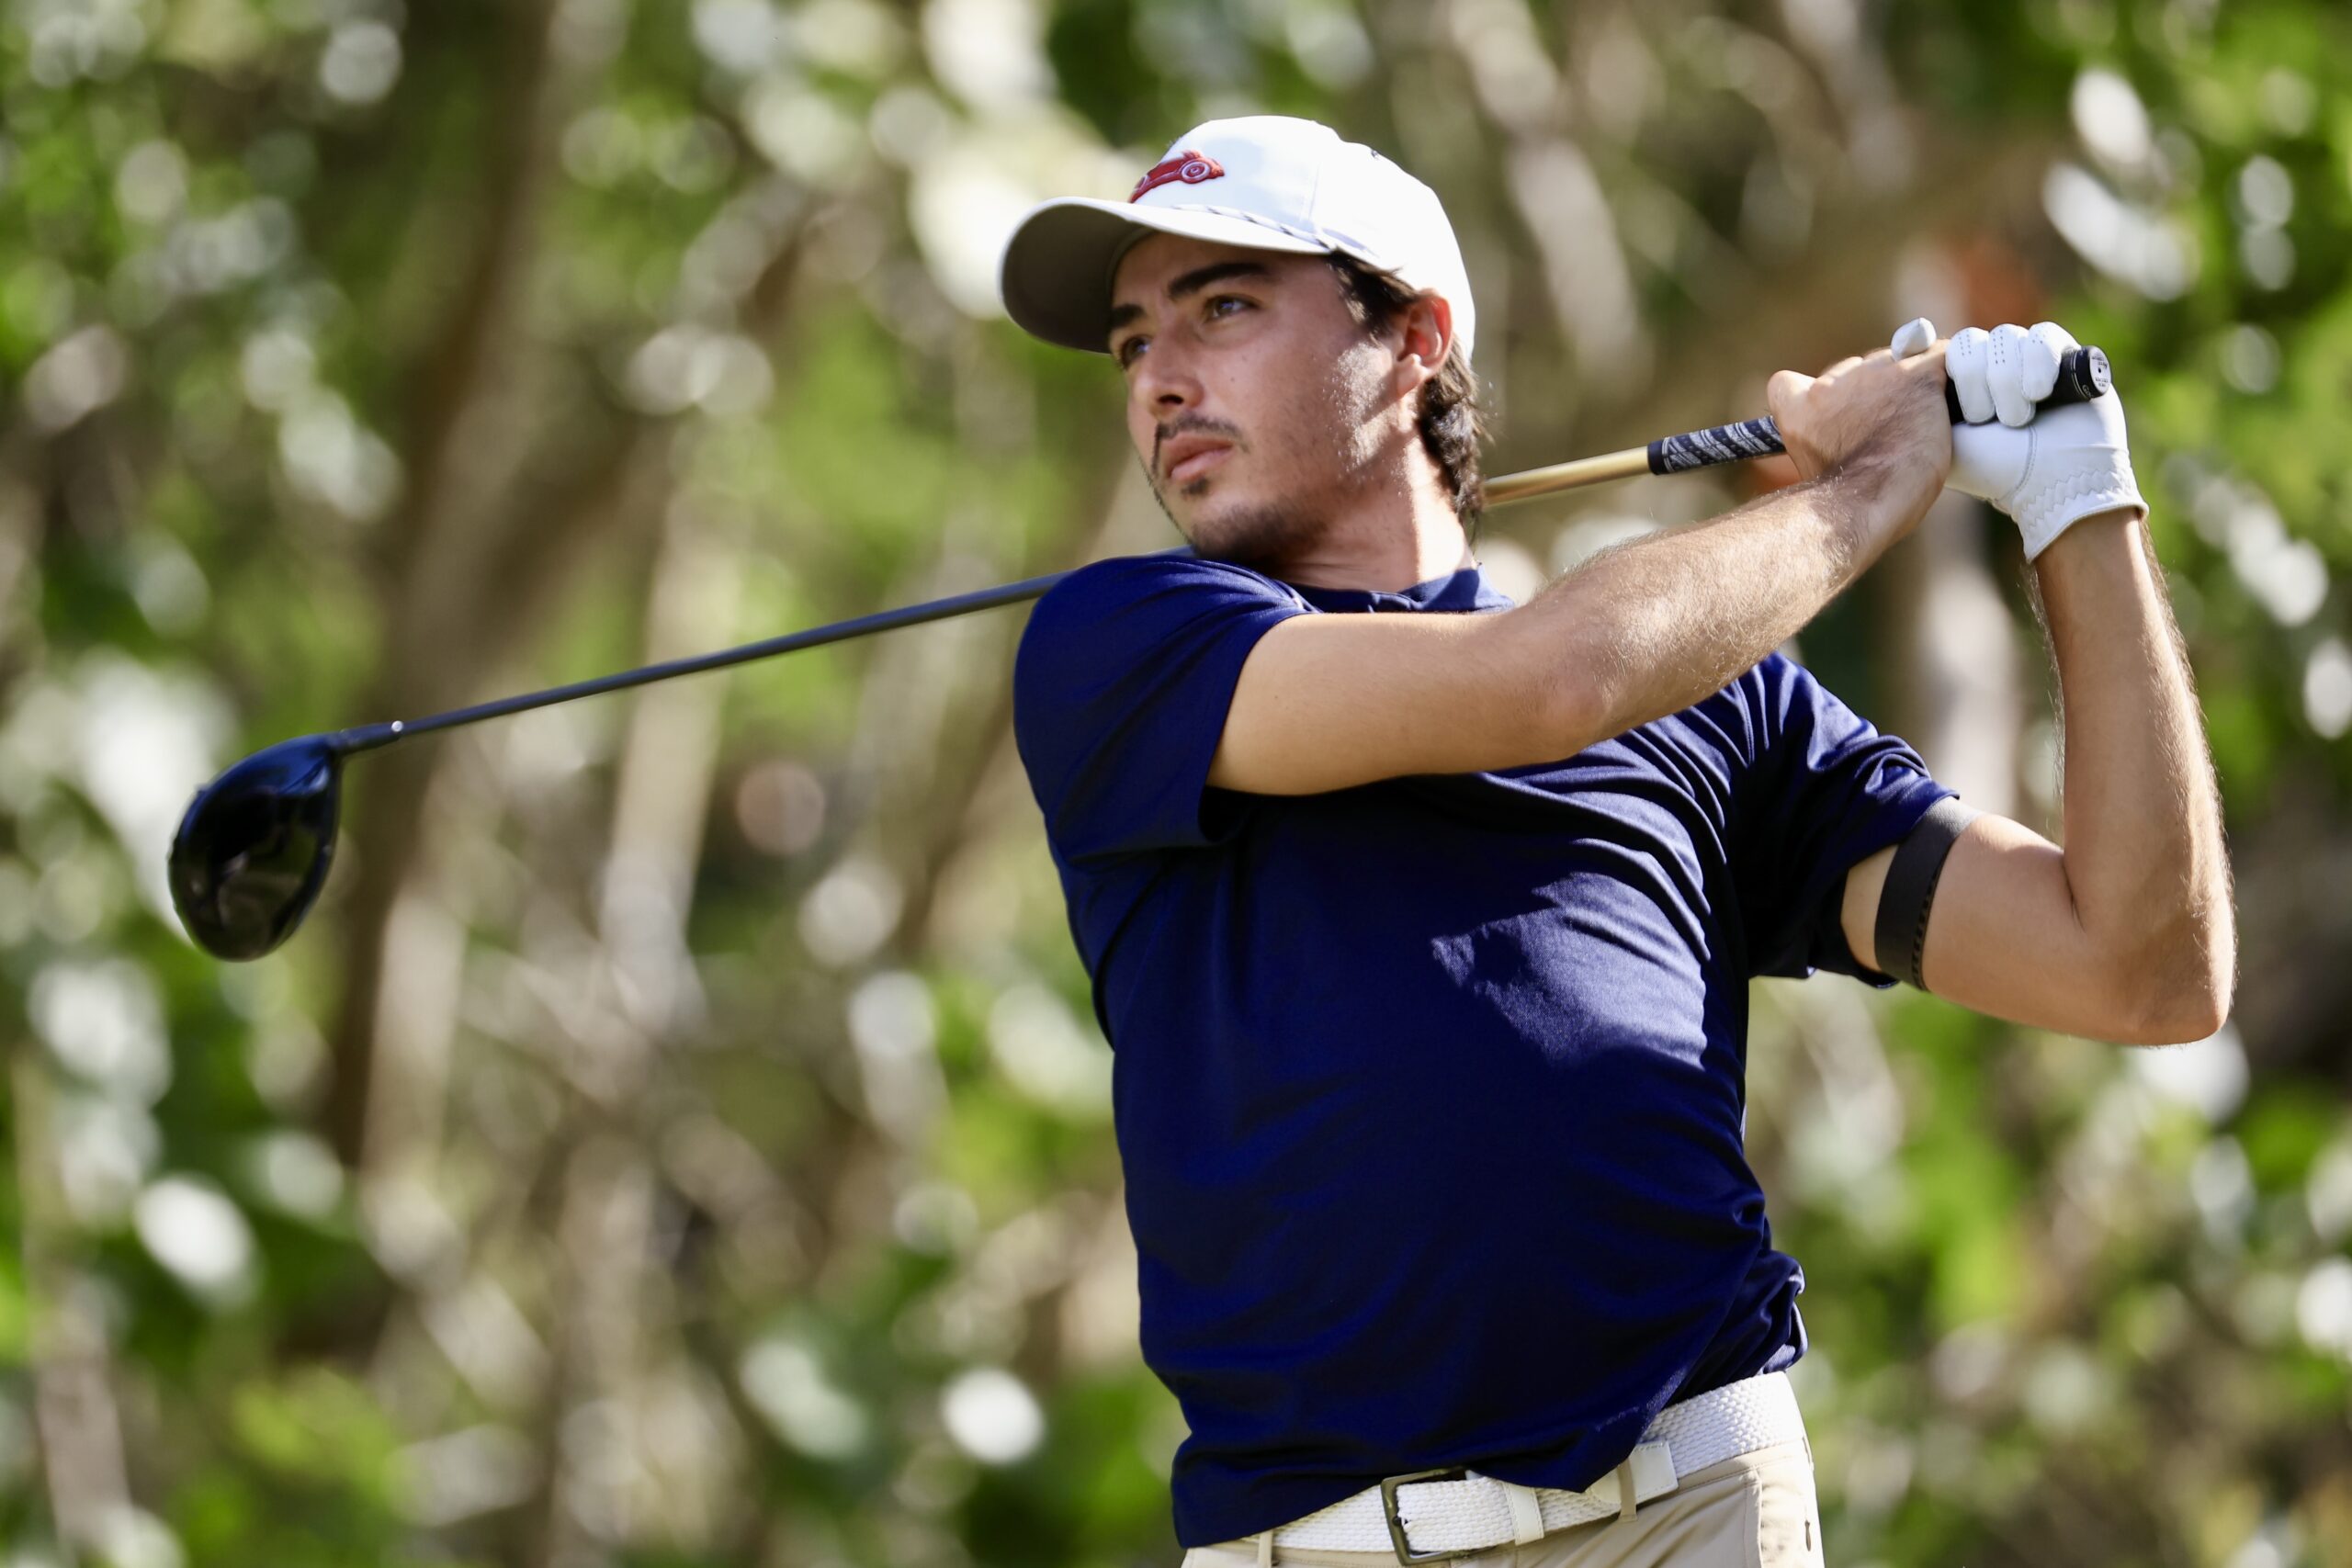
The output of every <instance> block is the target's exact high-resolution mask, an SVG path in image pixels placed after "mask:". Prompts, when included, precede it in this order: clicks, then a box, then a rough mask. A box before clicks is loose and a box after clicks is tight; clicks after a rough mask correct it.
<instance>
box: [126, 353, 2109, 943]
mask: <svg viewBox="0 0 2352 1568" xmlns="http://www.w3.org/2000/svg"><path fill="white" fill-rule="evenodd" d="M2110 384H2111V383H2110V379H2109V369H2108V363H2107V356H2106V355H2104V354H2102V353H2101V352H2100V351H2099V350H2098V349H2096V348H2078V349H2075V350H2074V351H2073V352H2072V353H2070V354H2068V355H2066V357H2065V359H2064V362H2063V363H2062V364H2061V366H2060V367H2059V377H2058V384H2057V387H2056V389H2054V390H2052V393H2051V394H2050V396H2049V397H2047V398H2045V399H2043V400H2042V401H2043V402H2044V403H2045V404H2056V403H2075V402H2086V401H2088V400H2091V399H2093V398H2096V397H2098V396H2099V395H2100V394H2101V393H2103V392H2105V391H2107V390H2108V389H2109V385H2110ZM1944 400H1945V403H1946V405H1947V407H1948V409H1949V411H1950V412H1951V417H1952V421H1953V423H1960V422H1961V412H1960V405H1959V400H1958V398H1957V396H1956V395H1955V394H1954V392H1953V391H1952V389H1951V383H1949V382H1947V383H1946V384H1945V387H1944ZM1783 450H1785V448H1784V447H1783V446H1782V445H1781V433H1780V429H1779V427H1778V426H1777V425H1775V424H1774V423H1773V422H1772V420H1771V418H1770V416H1769V415H1768V416H1766V417H1764V418H1760V419H1751V420H1745V421H1742V422H1740V423H1735V424H1723V425H1715V426H1713V427H1711V428H1709V429H1706V430H1696V431H1691V432H1690V433H1688V434H1682V435H1668V436H1664V437H1661V438H1660V439H1658V440H1656V441H1653V442H1651V443H1649V445H1648V446H1631V447H1627V448H1625V449H1624V450H1623V451H1621V452H1611V453H1607V454H1604V455H1602V456H1600V457H1584V458H1579V459H1577V461H1574V462H1568V463H1560V464H1555V465H1554V466H1553V467H1550V468H1531V469H1528V470H1526V471H1525V472H1522V473H1517V474H1508V475H1504V476H1501V477H1499V478H1497V479H1489V480H1487V484H1486V498H1487V504H1489V505H1496V506H1499V505H1507V504H1509V503H1510V502H1516V501H1524V500H1526V499H1528V498H1529V497H1531V496H1537V495H1548V494H1551V493H1553V492H1555V491H1566V490H1576V489H1579V488H1581V487H1583V486H1586V485H1593V484H1604V483H1607V482H1609V481H1610V480H1612V479H1630V478H1632V477H1634V475H1636V474H1643V473H1649V474H1677V473H1685V472H1688V471H1690V470H1691V469H1693V468H1709V467H1713V466H1714V465H1716V464H1719V463H1731V462H1738V461H1741V460H1744V459H1746V458H1750V457H1766V456H1769V455H1770V454H1772V453H1776V452H1781V451H1783ZM1168 553H1170V554H1171V555H1185V554H1189V553H1190V552H1189V551H1187V550H1182V549H1179V550H1173V551H1170V552H1168ZM1068 575H1069V573H1068V572H1053V573H1050V574H1048V575H1046V576H1044V577H1032V578H1027V579H1024V580H1023V581H1019V582H1009V583H1005V584H1003V585H1002V586H1001V587H996V588H983V589H979V590H977V591H975V592H970V593H958V594H954V595H951V596H950V597H947V598H944V599H934V600H932V601H930V602H928V603H926V604H911V605H908V606H906V607H904V608H901V609H896V610H883V611H879V612H876V614H873V615H860V616H857V617H855V618H854V619H852V620H846V621H838V622H835V623H833V624H832V625H831V626H817V627H813V628H811V629H809V630H808V631H800V632H791V633H787V634H786V635H785V636H782V637H769V638H766V639H764V640H763V641H759V642H752V643H746V644H744V645H743V646H741V647H740V648H730V649H719V650H718V651H717V652H714V653H703V654H696V655H694V656H692V657H690V658H685V659H673V660H668V661H667V662H664V663H661V664H648V665H645V666H642V667H641V668H639V669H636V670H625V671H621V672H620V673H618V674H615V675H605V676H600V677H597V678H596V679H594V680H588V681H578V682H572V683H571V684H570V685H565V686H556V687H553V688H550V689H549V690H547V691H543V692H526V693H524V694H520V695H518V696H512V697H502V698H499V699H498V700H496V701H494V702H487V703H482V704H479V705H476V706H473V707H465V708H456V709H452V710H451V711H449V712H447V713H439V714H434V715H432V716H429V717H425V718H418V719H409V720H401V719H394V720H391V721H390V722H389V723H384V724H371V725H364V726H361V727H359V728H354V729H338V730H334V731H332V732H330V733H327V734H322V735H305V736H301V737H299V738H297V739H292V740H281V741H279V742H278V743H277V745H275V746H271V747H267V748H266V749H264V750H260V751H256V752H254V754H253V755H252V756H250V757H247V758H246V759H245V760H244V761H241V762H238V763H236V764H235V765H234V766H232V767H231V768H229V769H228V770H227V771H226V772H224V773H221V774H220V776H219V777H218V778H216V779H214V780H213V781H212V782H211V783H210V784H207V785H205V786H204V787H203V788H202V789H200V790H198V792H197V795H196V798H195V800H193V801H192V802H190V803H189V806H188V808H187V814H186V815H184V816H183V817H182V818H180V825H179V830H178V831H177V832H176V833H175V835H174V836H173V839H172V852H171V861H170V884H171V889H172V903H173V905H174V907H175V908H177V909H178V910H179V915H180V920H181V923H182V924H184V925H185V926H186V927H187V932H188V935H189V936H190V937H192V938H193V939H195V942H196V943H197V945H198V946H199V947H201V948H203V949H204V951H205V952H207V953H210V954H212V955H213V956H214V957H216V958H222V959H230V960H245V959H253V958H259V957H261V956H262V955H263V954H264V953H268V952H270V951H271V950H272V949H274V948H276V947H277V945H278V944H279V943H281V942H284V941H285V940H286V939H287V938H288V937H289V936H291V935H293V934H294V931H295V930H296V928H297V927H299V926H300V924H301V923H302V918H303V916H305V915H306V914H308V913H309V912H310V908H311V904H312V903H313V902H314V901H316V899H317V898H318V896H319V889H320V888H321V887H322V886H324V885H325V882H326V877H327V870H328V868H329V866H330V865H331V864H332V863H333V862H334V843H335V829H336V823H337V816H338V812H337V807H338V804H339V798H340V794H341V788H342V782H343V760H344V759H345V758H346V757H349V756H353V755H355V754H356V753H358V752H361V751H372V750H376V749H377V748H378V747H379V746H389V745H390V744H392V743H393V742H394V741H396V740H405V739H409V738H410V737H412V736H417V735H429V734H431V733H433V732H434V731H435V730H442V729H455V728H458V726H460V725H467V724H478V723H480V722H481V721H482V720H483V719H488V718H503V717H504V716H507V715H508V714H516V713H524V712H527V711H528V710H530V709H532V708H541V707H547V706H549V705H552V704H555V703H568V702H571V701H574V700H576V699H578V698H581V697H593V696H596V695H599V694H603V693H605V692H617V691H621V690H624V689H626V688H628V687H631V686H643V685H650V684H651V683H652V682H656V681H667V680H670V679H672V678H673V677H675V676H679V675H692V674H696V673H698V672H700V671H705V670H719V669H724V668H726V667H727V666H729V665H733V664H746V663H749V662H751V661H752V660H758V659H771V658H774V657H775V656H776V655H777V654H781V653H794V652H797V651H798V650H800V649H804V648H816V647H819V646H820V645H822V644H825V643H831V642H842V641H845V640H847V639H849V638H851V637H865V636H867V635H868V634H870V633H874V632H882V631H890V630H893V629H895V628H897V627H899V626H919V625H921V624H922V623H923V622H926V621H938V620H945V619H947V618H949V617H950V616H955V615H969V614H971V613H972V612H973V611H975V610H987V609H992V608H994V607H995V606H997V605H1000V604H1019V603H1021V602H1023V601H1024V600H1029V599H1035V598H1037V597H1038V596H1039V595H1041V594H1043V593H1044V592H1046V590H1047V589H1049V588H1051V587H1052V586H1053V585H1054V584H1055V583H1057V582H1059V581H1061V580H1062V579H1063V578H1064V577H1066V576H1068Z"/></svg>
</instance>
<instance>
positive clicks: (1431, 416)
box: [1324, 254, 1487, 541]
mask: <svg viewBox="0 0 2352 1568" xmlns="http://www.w3.org/2000/svg"><path fill="white" fill-rule="evenodd" d="M1324 259H1325V260H1326V261H1328V262H1329V263H1330V264H1331V269H1332V270H1333V271H1334V272H1336V273H1338V274H1339V275H1340V282H1341V284H1342V286H1343V288H1342V291H1341V298H1342V299H1345V300H1346V301H1347V306H1348V314H1350V315H1351V316H1353V317H1354V318H1355V322H1356V325H1358V326H1360V327H1363V328H1365V329H1366V330H1367V331H1368V330H1370V329H1371V328H1372V327H1373V326H1374V323H1379V324H1381V325H1385V324H1387V323H1388V322H1389V321H1394V320H1396V318H1397V316H1398V315H1400V314H1401V313H1402V312H1403V311H1404V309H1405V307H1406V306H1407V305H1408V304H1410V303H1411V302H1412V301H1413V300H1414V299H1417V298H1418V297H1419V296H1418V294H1417V293H1416V291H1415V290H1413V289H1410V288H1406V287H1405V286H1404V285H1403V284H1402V283H1399V282H1398V281H1397V279H1396V278H1394V277H1392V276H1389V275H1388V274H1386V273H1385V272H1374V270H1373V269H1372V268H1370V267H1368V266H1366V265H1364V264H1363V263H1362V262H1360V261H1358V260H1356V259H1355V258H1354V257H1353V256H1346V255H1338V254H1333V255H1329V256H1326V257H1325V258H1324ZM1417 423H1419V427H1420V432H1421V445H1422V446H1424V447H1426V448H1427V449H1428V451H1429V455H1430V460H1431V461H1432V462H1434V463H1436V464H1437V468H1438V472H1439V473H1441V474H1442V475H1443V476H1444V477H1445V487H1446V489H1447V490H1448V491H1451V492H1452V494H1453V512H1454V515H1456V516H1457V517H1459V518H1461V519H1462V531H1463V533H1464V535H1466V536H1468V537H1469V538H1471V539H1472V540H1474V541H1475V540H1476V538H1477V536H1478V519H1479V518H1480V517H1481V516H1482V515H1483V514H1484V513H1485V512H1486V508H1487V491H1486V481H1485V479H1484V478H1483V477H1482V476H1481V475H1480V474H1479V472H1478V444H1479V443H1480V442H1482V441H1484V440H1485V439H1486V435H1487V416H1486V411H1485V410H1483V409H1481V408H1480V407H1479V406H1478V378H1477V377H1476V374H1474V373H1473V372H1472V370H1471V368H1470V360H1469V357H1468V355H1464V353H1463V352H1462V344H1461V342H1460V341H1459V340H1458V339H1457V340H1456V341H1454V342H1453V343H1449V344H1446V347H1445V363H1444V364H1443V365H1442V366H1440V367H1438V373H1437V374H1436V375H1435V376H1433V377H1431V378H1430V379H1429V380H1428V381H1426V382H1424V383H1423V384H1422V386H1421V406H1420V411H1419V418H1418V420H1417Z"/></svg>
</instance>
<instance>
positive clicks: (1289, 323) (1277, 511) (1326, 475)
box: [1109, 234, 1413, 569]
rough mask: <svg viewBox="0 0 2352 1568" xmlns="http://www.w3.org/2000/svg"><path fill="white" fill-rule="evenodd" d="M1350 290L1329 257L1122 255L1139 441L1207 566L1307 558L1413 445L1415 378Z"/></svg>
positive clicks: (1159, 242) (1176, 249) (1115, 334)
mask: <svg viewBox="0 0 2352 1568" xmlns="http://www.w3.org/2000/svg"><path fill="white" fill-rule="evenodd" d="M1344 288H1346V285H1345V283H1344V282H1343V281H1342V280H1341V279H1340V276H1339V275H1338V274H1337V273H1336V272H1335V271H1334V270H1333V269H1332V267H1331V265H1330V264H1329V262H1327V261H1326V260H1325V259H1324V258H1323V257H1322V256H1319V255H1295V254H1287V253H1283V252H1278V251H1258V250H1248V249H1244V248H1242V247H1241V246H1238V245H1226V244H1218V243H1213V242H1210V241H1206V240H1194V239H1191V238H1188V237H1186V236H1183V235H1178V234H1154V235H1152V236H1150V237H1149V238H1148V239H1145V240H1143V241H1141V242H1140V243H1137V244H1136V246H1135V247H1134V248H1133V249H1131V250H1129V251H1128V252H1127V254H1125V256H1123V257H1122V258H1120V262H1119V265H1118V270H1117V272H1116V273H1115V274H1114V276H1113V278H1112V294H1111V299H1112V326H1111V334H1110V340H1109V347H1110V350H1111V355H1112V358H1113V359H1114V361H1115V362H1116V363H1117V364H1118V365H1119V366H1120V367H1121V370H1122V373H1123V374H1124V375H1125V378H1126V387H1127V434H1128V436H1129V438H1130V439H1132V440H1133V441H1134V443H1135V448H1136V457H1138V458H1140V459H1141V461H1142V463H1143V466H1144V472H1145V474H1146V476H1147V477H1148V479H1150V481H1151V488H1152V493H1153V494H1155V495H1156V496H1158V497H1159V504H1160V507H1161V508H1162V510H1164V511H1165V512H1166V513H1168V516H1169V520H1170V521H1171V522H1173V523H1174V524H1175V525H1176V526H1177V528H1178V529H1179V530H1180V531H1181V532H1182V534H1183V535H1184V536H1185V537H1186V538H1187V539H1189V540H1190V541H1191V542H1192V544H1193V548H1194V549H1195V550H1197V551H1199V552H1200V553H1201V554H1202V555H1204V556H1207V557H1210V558H1216V559H1221V560H1231V561H1239V562H1243V563H1245V564H1249V565H1252V566H1258V567H1260V568H1261V569H1265V568H1269V567H1272V566H1275V565H1279V564H1280V563H1281V562H1283V560H1285V559H1288V558H1295V556H1296V555H1297V554H1298V553H1299V552H1300V551H1301V550H1303V549H1305V548H1306V547H1311V546H1312V545H1313V544H1314V543H1315V542H1316V541H1317V540H1318V539H1319V538H1321V537H1322V536H1323V535H1324V534H1325V533H1326V531H1327V530H1328V529H1329V527H1330V526H1331V525H1332V523H1333V521H1334V520H1335V519H1336V518H1338V517H1340V516H1341V515H1343V514H1344V513H1345V512H1346V510H1347V508H1348V505H1349V503H1350V502H1351V499H1352V498H1354V497H1355V496H1357V495H1360V494H1362V493H1363V491H1365V490H1366V489H1367V487H1369V486H1371V485H1373V484H1374V483H1376V482H1378V480H1379V479H1380V477H1381V475H1382V473H1383V471H1384V469H1385V468H1389V467H1393V463H1394V457H1395V451H1396V449H1397V444H1398V442H1399V441H1409V440H1411V439H1413V422H1412V412H1411V409H1410V405H1409V403H1408V401H1407V399H1406V393H1405V390H1404V388H1405V384H1406V382H1407V381H1408V380H1410V379H1411V378H1410V376H1409V374H1408V375H1406V376H1404V377H1400V376H1399V375H1398V373H1397V358H1396V355H1395V353H1394V351H1393V349H1392V348H1390V347H1389V346H1387V345H1386V344H1385V342H1384V341H1383V340H1382V339H1381V338H1378V337H1375V336H1374V335H1372V334H1370V333H1366V332H1365V330H1364V329H1363V328H1362V327H1360V326H1358V325H1357V324H1356V322H1355V320H1354V318H1353V317H1352V316H1351V315H1350V314H1349V311H1348V306H1347V303H1346V299H1345V296H1344V294H1343V292H1342V291H1343V290H1344ZM1384 459H1385V461H1384ZM1392 482H1393V481H1392Z"/></svg>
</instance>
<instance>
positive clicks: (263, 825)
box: [170, 735, 343, 960]
mask: <svg viewBox="0 0 2352 1568" xmlns="http://www.w3.org/2000/svg"><path fill="white" fill-rule="evenodd" d="M342 774H343V754H342V750H341V749H340V748H338V747H337V746H336V745H335V744H334V740H333V739H331V738H329V737H327V736H323V735H305V736H302V737H300V739H293V740H282V741H280V742H278V743H277V745H275V746H272V747H269V748H267V749H266V750H260V751H256V752H254V754H253V755H252V756H250V757H247V758H246V759H245V760H244V761H242V762H239V763H237V764H236V765H235V766H234V767H232V768H230V769H229V770H228V771H227V772H225V773H222V774H221V775H220V777H219V778H216V779H214V780H213V781H212V782H211V783H210V784H206V785H205V786H204V787H203V788H202V789H200V790H198V792H197V795H196V799H195V800H193V801H191V802H190V803H189V805H188V808H187V815H185V816H183V817H182V818H180V826H179V831H178V832H177V833H175V834H174V835H173V837H172V855H171V863H170V882H171V888H172V903H173V906H174V907H175V908H177V909H178V910H179V913H180V922H181V923H182V924H183V925H185V926H186V927H187V933H188V935H189V936H190V937H192V938H194V939H195V941H196V944H197V945H198V947H201V948H202V949H204V951H205V952H207V953H211V954H212V955H213V956H214V957H216V958H227V959H238V960H242V959H249V958H259V957H260V956H261V955H262V954H264V953H267V952H269V951H270V950H271V949H272V948H274V947H276V946H277V944H278V943H279V942H284V941H285V940H286V939H287V938H288V937H289V936H291V935H293V934H294V929H295V928H296V927H297V926H299V925H300V924H301V923H302V917H303V916H304V915H306V914H308V913H310V909H311V904H312V903H313V902H315V901H316V900H317V898H318V896H319V889H320V887H321V886H323V885H324V884H325V882H326V879H327V868H328V866H329V864H330V863H332V862H333V861H334V836H335V816H336V803H337V795H338V794H339V791H340V786H341V783H342Z"/></svg>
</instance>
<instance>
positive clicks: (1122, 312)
mask: <svg viewBox="0 0 2352 1568" xmlns="http://www.w3.org/2000/svg"><path fill="white" fill-rule="evenodd" d="M1272 276H1273V274H1272V272H1270V271H1268V270H1267V269H1266V267H1265V266H1264V265H1262V264H1261V263H1259V262H1246V261H1225V262H1212V263H1210V264H1209V265H1207V266H1196V267H1194V268H1193V270H1192V271H1190V272H1188V273H1186V274H1184V275H1183V276H1182V277H1179V278H1177V279H1176V280H1175V281H1174V282H1172V283H1170V284H1169V286H1168V298H1169V300H1170V303H1173V302H1174V301H1176V300H1179V299H1182V298H1184V296H1185V295H1187V294H1197V293H1199V292H1200V291H1201V290H1202V289H1204V288H1207V287H1208V286H1209V285H1210V284H1212V283H1222V282H1224V281H1225V280H1226V279H1227V278H1228V277H1272ZM1142 316H1143V307H1142V306H1140V305H1114V306H1113V307H1112V308H1111V324H1110V327H1109V329H1108V332H1106V333H1105V335H1106V336H1107V335H1108V333H1115V332H1117V331H1118V330H1119V329H1120V328H1121V327H1124V326H1125V325H1126V324H1127V323H1128V322H1129V321H1137V320H1140V319H1141V318H1142Z"/></svg>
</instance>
